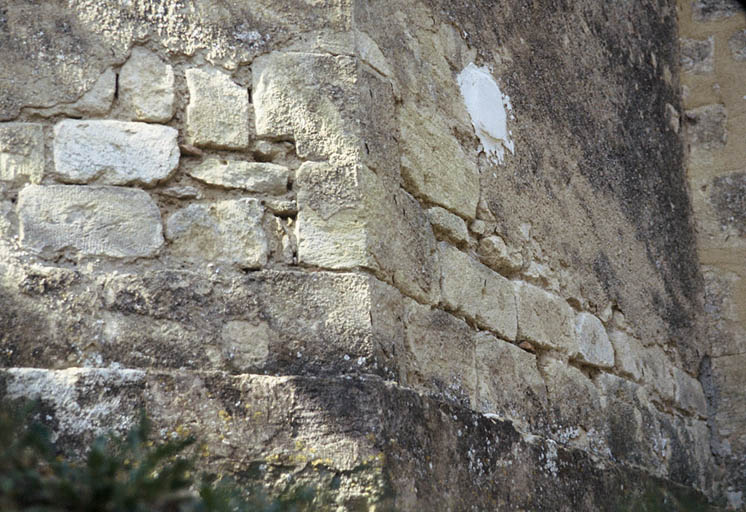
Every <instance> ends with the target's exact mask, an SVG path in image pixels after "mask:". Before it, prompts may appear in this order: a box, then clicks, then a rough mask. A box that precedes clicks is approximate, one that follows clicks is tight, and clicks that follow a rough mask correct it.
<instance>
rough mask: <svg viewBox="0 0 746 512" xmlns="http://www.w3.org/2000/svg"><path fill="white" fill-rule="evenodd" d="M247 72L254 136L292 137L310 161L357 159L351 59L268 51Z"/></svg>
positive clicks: (356, 131)
mask: <svg viewBox="0 0 746 512" xmlns="http://www.w3.org/2000/svg"><path fill="white" fill-rule="evenodd" d="M251 69H252V78H253V88H252V98H253V102H254V111H255V117H256V132H257V135H258V136H260V137H270V138H279V139H283V138H293V139H294V140H295V141H296V147H297V151H298V155H299V156H301V157H302V158H306V159H309V160H327V159H331V162H332V163H333V164H334V165H339V164H340V163H341V162H345V163H350V162H351V161H352V160H357V159H359V156H360V141H359V135H358V122H359V121H358V117H359V116H358V114H357V101H356V96H357V89H356V87H357V85H356V82H357V66H356V62H355V59H353V58H351V57H348V56H342V55H340V56H332V55H319V54H310V53H295V52H294V53H284V52H273V53H270V54H268V55H262V56H260V57H257V59H256V60H255V61H254V62H253V64H252V68H251Z"/></svg>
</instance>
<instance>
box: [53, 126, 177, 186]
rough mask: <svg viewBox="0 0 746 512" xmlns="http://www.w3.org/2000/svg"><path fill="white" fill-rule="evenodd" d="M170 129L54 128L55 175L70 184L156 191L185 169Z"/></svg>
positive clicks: (129, 127)
mask: <svg viewBox="0 0 746 512" xmlns="http://www.w3.org/2000/svg"><path fill="white" fill-rule="evenodd" d="M177 136H178V132H177V131H176V130H175V129H173V128H171V127H169V126H159V125H152V124H146V123H131V122H123V121H110V120H106V121H77V120H73V119H67V120H64V121H60V122H59V123H57V124H56V125H55V127H54V163H55V172H56V174H57V175H58V176H59V178H60V179H61V180H62V181H66V182H70V183H101V184H106V185H129V184H139V185H154V184H156V183H158V182H159V181H162V180H164V179H166V178H168V177H169V176H170V175H171V173H172V172H173V171H174V170H175V169H176V167H177V166H178V165H179V147H178V144H177Z"/></svg>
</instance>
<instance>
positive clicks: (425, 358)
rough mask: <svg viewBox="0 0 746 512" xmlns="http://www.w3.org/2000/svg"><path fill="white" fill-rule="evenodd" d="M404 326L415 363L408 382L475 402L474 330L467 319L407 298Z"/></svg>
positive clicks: (412, 359) (453, 398)
mask: <svg viewBox="0 0 746 512" xmlns="http://www.w3.org/2000/svg"><path fill="white" fill-rule="evenodd" d="M403 320H404V326H405V329H406V343H407V345H406V347H407V350H408V352H409V358H410V360H411V363H410V364H409V365H407V368H406V370H405V371H406V376H407V377H406V382H407V385H409V386H413V387H418V388H421V389H422V390H423V391H425V392H428V391H429V392H437V393H440V394H442V395H443V396H444V397H445V398H447V399H450V400H453V401H456V402H459V403H462V404H464V405H467V406H472V407H473V406H474V404H475V400H476V386H477V377H476V367H475V364H476V363H475V360H474V357H475V342H474V333H473V329H471V328H470V327H469V326H468V325H467V324H466V322H464V321H463V320H461V319H459V318H456V317H454V316H453V315H451V314H449V313H446V312H445V311H442V310H439V309H432V308H431V307H430V306H423V305H421V304H418V303H417V302H415V301H413V300H411V299H405V310H404V317H403Z"/></svg>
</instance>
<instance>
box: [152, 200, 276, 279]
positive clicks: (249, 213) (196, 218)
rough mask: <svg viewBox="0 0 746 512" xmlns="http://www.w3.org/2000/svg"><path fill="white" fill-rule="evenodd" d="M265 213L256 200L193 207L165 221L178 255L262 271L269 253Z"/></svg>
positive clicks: (178, 211) (169, 238) (230, 201)
mask: <svg viewBox="0 0 746 512" xmlns="http://www.w3.org/2000/svg"><path fill="white" fill-rule="evenodd" d="M263 213H264V209H263V208H262V205H261V204H260V203H259V201H258V200H256V199H237V200H225V201H217V202H214V203H204V204H191V205H189V206H187V207H185V208H182V209H180V210H177V211H176V212H174V213H173V214H171V215H170V216H169V217H168V219H166V238H168V240H169V241H170V242H171V247H172V250H173V252H174V253H175V254H177V255H179V256H183V257H187V258H189V259H193V260H201V261H204V262H217V263H234V264H237V265H239V266H241V267H244V268H259V267H262V266H263V265H265V264H266V263H267V250H268V248H267V237H266V235H265V233H264V229H263V228H262V215H263Z"/></svg>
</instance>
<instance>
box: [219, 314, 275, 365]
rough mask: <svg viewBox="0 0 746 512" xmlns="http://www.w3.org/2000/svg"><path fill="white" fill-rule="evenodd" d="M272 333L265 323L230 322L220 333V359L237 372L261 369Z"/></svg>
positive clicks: (267, 352) (265, 359)
mask: <svg viewBox="0 0 746 512" xmlns="http://www.w3.org/2000/svg"><path fill="white" fill-rule="evenodd" d="M271 337H272V332H271V330H270V328H269V326H268V325H267V323H266V322H257V323H256V325H255V324H254V323H252V322H247V321H244V320H231V321H229V322H226V323H225V325H223V328H222V329H221V331H220V338H221V341H222V347H221V348H222V352H223V353H222V354H221V355H222V357H223V358H225V359H227V360H228V361H229V363H230V365H231V366H232V367H233V368H235V369H236V370H239V371H246V370H247V369H250V368H257V367H262V366H263V365H264V363H265V362H266V361H267V356H268V355H269V345H270V343H271V341H270V338H271Z"/></svg>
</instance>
